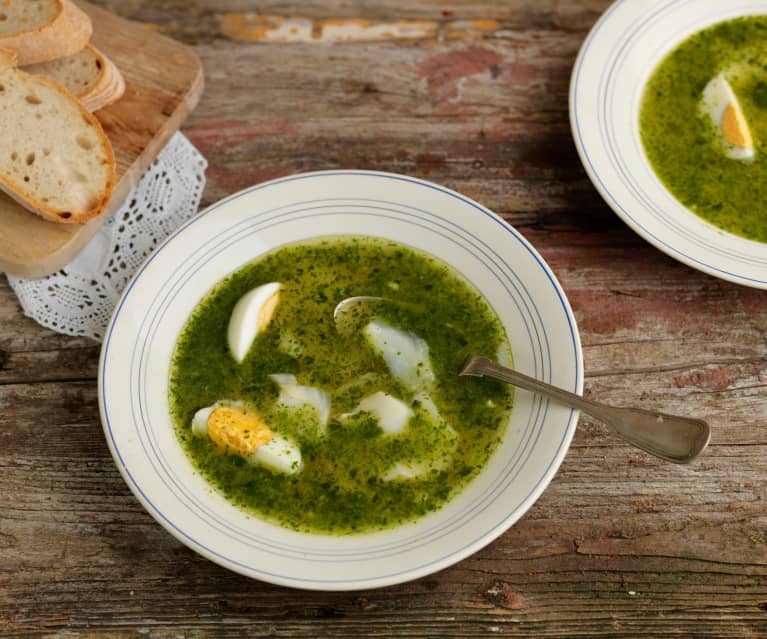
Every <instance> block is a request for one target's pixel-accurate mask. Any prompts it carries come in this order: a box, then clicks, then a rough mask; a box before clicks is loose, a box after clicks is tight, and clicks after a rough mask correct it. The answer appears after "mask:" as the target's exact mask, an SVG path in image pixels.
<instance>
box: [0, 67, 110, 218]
mask: <svg viewBox="0 0 767 639" xmlns="http://www.w3.org/2000/svg"><path fill="white" fill-rule="evenodd" d="M0 130H2V131H3V135H2V137H0V189H2V190H3V191H5V192H6V193H8V195H10V196H11V197H12V198H14V199H15V200H16V201H17V202H19V203H20V204H21V205H23V206H24V207H25V208H27V209H29V210H30V211H32V212H34V213H37V214H38V215H41V216H43V217H45V218H47V219H50V220H55V221H57V222H83V221H85V220H88V219H90V218H92V217H95V216H96V215H98V214H99V213H101V212H102V211H103V210H104V209H105V208H106V206H107V204H108V203H109V199H110V197H111V195H112V190H113V189H114V185H115V158H114V152H113V151H112V145H111V144H110V142H109V139H108V138H107V136H106V134H105V133H104V130H103V129H102V128H101V124H100V123H99V121H98V120H97V119H96V118H95V116H93V114H91V113H90V112H89V111H88V110H87V109H86V108H85V107H84V106H83V105H82V104H81V103H80V101H79V100H78V99H77V98H75V97H74V96H73V95H72V94H70V93H69V92H68V91H67V90H66V89H64V88H63V87H62V86H61V85H59V84H57V83H56V82H54V81H53V80H49V79H48V78H44V77H42V76H37V75H30V74H29V73H25V72H24V71H21V70H19V69H17V68H16V67H14V66H13V56H11V55H9V54H7V53H5V52H0Z"/></svg>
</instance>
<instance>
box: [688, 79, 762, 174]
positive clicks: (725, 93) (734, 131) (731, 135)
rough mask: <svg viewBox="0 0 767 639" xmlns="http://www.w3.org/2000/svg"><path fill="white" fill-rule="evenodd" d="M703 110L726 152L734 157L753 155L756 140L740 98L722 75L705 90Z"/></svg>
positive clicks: (739, 158) (738, 158)
mask: <svg viewBox="0 0 767 639" xmlns="http://www.w3.org/2000/svg"><path fill="white" fill-rule="evenodd" d="M700 109H701V111H702V112H703V113H704V115H706V116H708V117H709V118H710V119H711V122H712V123H713V125H714V127H715V128H716V130H717V131H718V132H719V134H720V135H721V138H722V142H723V143H724V153H725V155H727V157H729V158H732V159H734V160H750V159H752V158H753V157H754V140H753V138H752V137H751V131H750V129H749V128H748V122H746V117H745V116H744V115H743V110H742V109H741V108H740V104H739V103H738V98H737V96H736V95H735V92H734V91H733V90H732V87H731V86H730V83H729V82H727V80H726V79H725V77H724V76H723V75H721V74H720V75H717V76H716V77H715V78H713V79H712V80H711V81H710V82H709V83H708V84H707V85H706V88H705V89H703V99H702V100H701V103H700Z"/></svg>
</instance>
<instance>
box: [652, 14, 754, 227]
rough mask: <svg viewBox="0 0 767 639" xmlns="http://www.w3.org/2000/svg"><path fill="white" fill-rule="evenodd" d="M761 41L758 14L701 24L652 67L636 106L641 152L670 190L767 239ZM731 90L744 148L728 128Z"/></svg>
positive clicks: (699, 209) (704, 213)
mask: <svg viewBox="0 0 767 639" xmlns="http://www.w3.org/2000/svg"><path fill="white" fill-rule="evenodd" d="M766 46H767V17H764V16H759V17H747V18H738V19H735V20H730V21H727V22H722V23H719V24H717V25H715V26H712V27H710V28H708V29H705V30H703V31H700V32H699V33H697V34H695V35H693V36H692V37H690V38H689V39H688V40H686V41H685V42H683V43H682V44H681V45H679V46H678V47H677V48H676V49H675V50H674V51H672V52H671V53H670V54H669V55H668V56H667V57H666V58H665V59H664V60H663V61H662V62H661V64H660V65H659V66H658V68H657V69H656V70H655V71H654V73H653V75H652V76H651V78H650V80H649V82H648V84H647V87H646V89H645V91H644V95H643V99H642V106H641V112H640V132H641V137H642V142H643V144H644V148H645V152H646V153H647V156H648V158H649V160H650V162H651V164H652V166H653V169H654V170H655V172H656V174H657V175H658V177H659V178H660V179H661V181H662V182H663V183H664V184H665V186H666V187H667V188H668V190H669V191H671V193H672V194H673V195H674V196H675V197H676V198H677V199H678V200H679V201H680V202H681V203H682V204H684V205H685V206H686V207H687V208H688V209H690V210H692V211H693V212H695V213H696V214H698V215H699V216H701V217H702V218H704V219H706V220H708V221H709V222H711V223H712V224H715V225H716V226H718V227H720V228H722V229H725V230H727V231H730V232H731V233H735V234H737V235H740V236H743V237H746V238H750V239H753V240H757V241H760V242H767V55H765V50H767V49H766ZM712 80H715V82H716V83H715V84H710V83H711V82H712ZM725 81H726V82H725ZM727 85H729V87H727ZM723 87H724V88H723ZM730 92H732V93H734V95H735V98H736V100H737V103H739V106H740V111H741V116H739V117H741V118H742V120H744V121H745V123H746V127H747V129H748V130H749V132H750V137H751V144H750V146H749V148H747V149H746V150H743V149H738V148H737V146H736V147H733V146H732V144H731V143H730V142H731V141H732V137H731V135H729V136H728V133H727V130H728V129H727V126H728V125H727V122H726V119H727V118H726V116H725V114H724V107H725V106H726V104H729V103H728V102H727V99H726V97H727V95H732V93H730ZM730 130H731V129H730ZM740 130H741V131H742V130H743V129H742V128H741V129H740ZM728 140H729V142H728ZM738 151H740V153H739V152H738Z"/></svg>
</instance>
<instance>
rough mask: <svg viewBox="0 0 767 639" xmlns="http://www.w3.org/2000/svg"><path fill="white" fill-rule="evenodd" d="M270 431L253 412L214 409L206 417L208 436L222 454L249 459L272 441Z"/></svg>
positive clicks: (223, 408) (224, 407) (229, 408)
mask: <svg viewBox="0 0 767 639" xmlns="http://www.w3.org/2000/svg"><path fill="white" fill-rule="evenodd" d="M272 435H273V433H272V430H271V429H270V428H269V427H268V426H267V425H266V424H265V423H264V420H263V419H262V418H261V415H259V414H258V413H257V412H255V411H254V410H247V409H246V410H240V409H238V408H232V407H228V406H222V407H219V408H216V409H215V410H214V411H213V412H212V413H211V414H210V417H208V436H209V437H210V438H211V440H212V441H213V443H214V444H215V445H216V446H217V447H218V448H219V449H220V450H221V451H223V452H224V453H227V454H230V455H240V456H242V457H250V456H251V455H252V454H253V453H255V452H256V450H257V449H258V448H259V447H260V446H263V445H264V444H268V443H269V441H270V440H271V439H272Z"/></svg>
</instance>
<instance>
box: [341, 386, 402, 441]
mask: <svg viewBox="0 0 767 639" xmlns="http://www.w3.org/2000/svg"><path fill="white" fill-rule="evenodd" d="M362 412H366V413H370V414H371V415H372V416H373V417H375V419H376V421H377V422H378V425H379V426H380V427H381V430H383V432H384V433H386V434H387V435H398V434H399V433H401V432H402V431H403V430H405V427H406V426H407V425H408V422H409V421H410V420H411V419H412V417H413V415H414V413H413V410H412V409H411V408H410V406H408V405H407V404H406V403H405V402H402V401H400V400H399V399H397V398H396V397H393V396H391V395H389V394H387V393H384V392H378V393H374V394H373V395H370V396H369V397H366V398H365V399H363V400H362V401H361V402H360V403H359V405H358V406H357V408H355V409H354V410H353V411H352V412H350V413H344V414H343V415H340V416H339V417H340V418H341V419H346V418H348V417H351V416H352V415H356V414H358V413H362Z"/></svg>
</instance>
